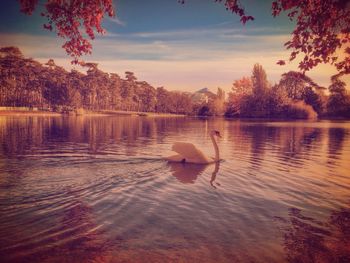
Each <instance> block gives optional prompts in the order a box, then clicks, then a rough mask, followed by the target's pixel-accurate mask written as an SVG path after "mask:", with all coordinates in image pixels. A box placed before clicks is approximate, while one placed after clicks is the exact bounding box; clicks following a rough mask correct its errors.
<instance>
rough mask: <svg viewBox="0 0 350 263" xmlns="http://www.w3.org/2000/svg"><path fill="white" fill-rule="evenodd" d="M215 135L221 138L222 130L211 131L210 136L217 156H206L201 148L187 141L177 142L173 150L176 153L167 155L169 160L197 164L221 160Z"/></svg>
mask: <svg viewBox="0 0 350 263" xmlns="http://www.w3.org/2000/svg"><path fill="white" fill-rule="evenodd" d="M215 136H216V137H219V138H221V135H220V132H218V131H211V132H210V138H211V141H212V142H213V146H214V150H215V158H212V157H208V156H206V155H205V154H204V153H203V152H202V151H201V150H199V149H198V148H197V147H196V146H195V145H194V144H192V143H187V142H175V143H174V144H173V147H172V148H171V150H172V151H174V152H176V153H177V154H176V155H172V156H169V157H166V158H165V159H166V160H167V161H168V162H178V163H196V164H210V163H216V162H219V161H220V155H219V147H218V144H217V143H216V140H215Z"/></svg>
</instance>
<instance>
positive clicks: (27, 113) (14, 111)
mask: <svg viewBox="0 0 350 263" xmlns="http://www.w3.org/2000/svg"><path fill="white" fill-rule="evenodd" d="M0 115H2V116H4V115H5V116H6V115H13V116H22V115H25V116H44V115H45V116H61V115H67V116H95V115H96V116H114V115H119V116H120V115H121V116H140V117H184V116H186V115H183V114H172V113H155V112H136V111H112V110H101V111H80V112H77V113H76V112H69V113H59V112H52V111H41V110H24V109H21V108H19V109H4V110H0Z"/></svg>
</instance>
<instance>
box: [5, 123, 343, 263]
mask: <svg viewBox="0 0 350 263" xmlns="http://www.w3.org/2000/svg"><path fill="white" fill-rule="evenodd" d="M213 129H215V130H219V131H220V132H221V134H222V138H221V139H219V140H218V144H219V148H220V154H221V158H222V159H223V160H222V161H221V162H220V163H218V164H211V165H206V166H205V165H193V164H192V165H191V164H181V163H178V164H170V163H167V162H166V161H164V160H163V159H162V158H163V157H165V156H167V155H170V154H171V152H170V149H171V146H172V144H173V143H174V142H176V141H184V142H192V143H194V144H195V145H197V146H198V147H199V148H201V149H202V150H203V151H204V152H207V153H208V154H209V155H212V156H213V155H214V150H213V146H212V143H211V141H210V137H209V132H210V131H211V130H213ZM0 142H1V147H0V156H1V157H0V261H1V262H350V122H345V121H344V122H343V121H333V122H331V121H319V122H307V121H295V122H283V121H243V120H223V119H216V120H210V119H209V120H206V119H196V118H184V117H180V118H175V117H172V118H151V117H130V116H129V117H127V116H121V117H115V116H80V117H61V116H57V117H52V116H51V117H49V116H33V117H28V116H17V117H16V116H1V117H0Z"/></svg>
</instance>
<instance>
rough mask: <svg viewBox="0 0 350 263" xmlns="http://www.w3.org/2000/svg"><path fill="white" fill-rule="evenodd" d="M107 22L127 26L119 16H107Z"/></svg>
mask: <svg viewBox="0 0 350 263" xmlns="http://www.w3.org/2000/svg"><path fill="white" fill-rule="evenodd" d="M107 21H110V22H112V23H114V24H117V25H119V26H126V22H124V21H122V20H121V19H120V18H119V17H118V16H117V15H115V16H114V17H109V16H107Z"/></svg>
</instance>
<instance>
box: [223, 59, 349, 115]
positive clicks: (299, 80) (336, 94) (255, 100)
mask: <svg viewBox="0 0 350 263" xmlns="http://www.w3.org/2000/svg"><path fill="white" fill-rule="evenodd" d="M341 76H342V75H341V74H338V75H335V76H333V77H332V78H331V84H330V86H329V87H328V92H327V88H325V87H322V86H319V85H318V84H317V83H315V82H314V81H313V80H312V79H311V78H309V77H308V76H306V75H305V74H303V73H300V72H295V71H289V72H287V73H284V74H282V76H281V79H280V81H279V83H277V84H274V85H272V84H271V83H269V82H268V80H267V76H266V72H265V70H264V69H263V67H262V66H261V65H259V64H255V65H254V68H253V71H252V76H251V77H243V78H241V79H239V80H235V81H234V83H233V87H232V89H231V92H230V93H229V98H228V101H227V107H226V112H225V115H226V116H230V117H233V116H237V117H255V118H301V119H307V118H316V117H331V118H350V95H349V94H348V93H347V89H346V83H345V82H344V81H342V80H341Z"/></svg>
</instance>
